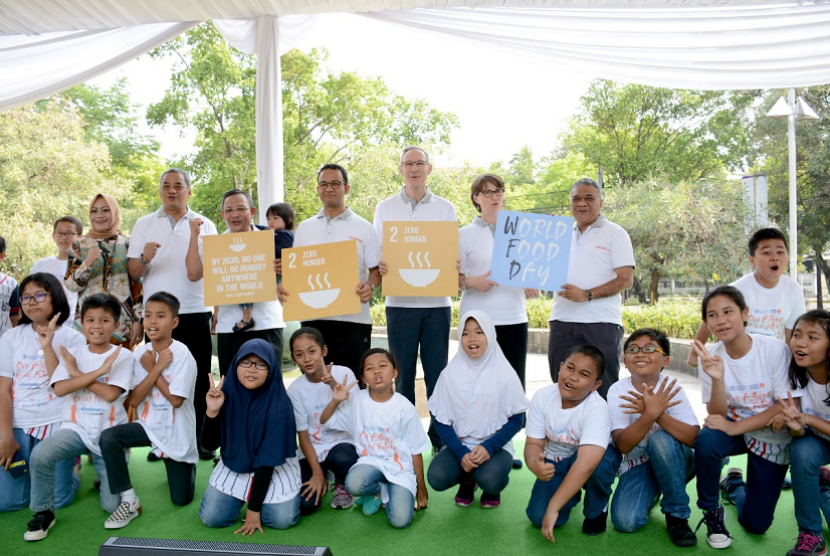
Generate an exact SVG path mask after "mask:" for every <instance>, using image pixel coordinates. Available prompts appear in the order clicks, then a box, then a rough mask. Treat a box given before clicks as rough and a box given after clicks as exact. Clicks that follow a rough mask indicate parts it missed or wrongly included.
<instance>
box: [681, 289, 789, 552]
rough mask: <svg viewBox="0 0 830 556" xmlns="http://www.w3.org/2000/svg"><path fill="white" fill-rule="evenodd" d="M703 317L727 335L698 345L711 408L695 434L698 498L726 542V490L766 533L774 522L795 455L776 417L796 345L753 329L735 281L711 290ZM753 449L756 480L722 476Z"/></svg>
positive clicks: (710, 534) (719, 542)
mask: <svg viewBox="0 0 830 556" xmlns="http://www.w3.org/2000/svg"><path fill="white" fill-rule="evenodd" d="M702 317H703V320H704V322H705V323H706V325H707V326H708V327H709V330H711V331H712V333H713V334H714V335H715V337H716V338H717V339H718V340H719V342H718V343H717V344H715V345H714V346H712V348H711V349H706V347H705V346H704V345H703V343H702V342H699V341H695V342H694V343H693V344H692V346H693V348H694V350H695V351H696V352H697V356H698V357H699V358H700V363H701V368H702V370H703V372H702V373H701V374H700V381H701V386H702V388H701V393H702V395H703V402H704V403H705V404H706V409H707V411H708V412H709V416H708V417H706V419H705V421H704V423H703V427H704V428H703V429H701V431H700V432H699V433H698V435H697V438H696V439H695V471H696V473H697V497H698V500H697V505H698V507H699V508H700V509H701V510H703V522H705V523H706V528H707V534H706V540H707V541H708V543H709V546H711V547H712V548H726V547H728V546H729V545H730V544H731V543H732V537H731V536H730V535H729V531H728V530H727V529H726V517H725V515H724V509H723V506H722V505H721V504H720V501H719V500H718V490H719V489H720V493H721V496H722V498H723V499H724V500H725V501H728V502H729V503H732V504H734V505H735V507H736V508H737V510H738V522H739V523H740V524H741V525H742V526H743V527H744V529H746V530H747V531H749V532H750V533H753V534H755V535H760V534H762V533H764V532H765V531H766V530H767V529H769V528H770V526H771V525H772V520H773V518H774V517H775V506H776V504H777V503H778V497H779V496H780V495H781V488H782V485H783V483H784V477H785V476H786V475H787V464H788V463H789V460H790V436H789V435H788V434H787V432H786V431H784V430H779V431H774V430H773V429H772V428H771V427H770V426H769V423H770V421H771V420H772V419H773V418H774V417H776V416H777V415H779V414H780V413H781V409H780V407H779V406H777V405H776V404H775V398H776V396H777V397H783V396H785V395H787V369H788V368H789V365H790V358H791V354H790V350H789V349H788V348H787V345H786V344H785V343H784V342H782V341H780V340H777V339H775V338H770V337H767V336H760V335H757V334H747V332H746V322H747V319H748V318H749V309H748V308H747V306H746V302H745V301H744V297H743V295H742V294H741V292H740V291H738V289H737V288H735V287H734V286H719V287H717V288H715V289H713V290H711V291H710V292H709V293H708V294H706V297H704V298H703V305H702ZM739 454H747V467H748V469H749V471H748V473H747V477H748V480H747V481H744V480H743V472H742V471H741V470H740V469H738V468H732V469H729V471H728V472H727V474H726V476H725V477H724V478H723V479H722V480H720V473H721V469H722V467H723V464H724V460H725V459H726V458H727V457H729V456H735V455H739Z"/></svg>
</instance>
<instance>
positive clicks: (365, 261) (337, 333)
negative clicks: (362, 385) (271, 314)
mask: <svg viewBox="0 0 830 556" xmlns="http://www.w3.org/2000/svg"><path fill="white" fill-rule="evenodd" d="M350 189H351V186H350V185H349V174H348V172H346V169H345V168H343V167H342V166H339V165H337V164H326V165H324V166H323V167H322V168H320V170H319V171H318V172H317V194H318V195H319V196H320V200H321V201H322V202H323V208H321V209H320V211H319V212H318V213H317V214H316V215H314V216H312V217H311V218H308V219H307V220H304V221H303V222H301V223H300V225H299V226H298V227H297V232H296V235H295V236H294V247H304V246H306V245H316V244H320V243H333V242H336V241H349V240H351V241H355V242H356V243H357V271H358V284H357V289H356V290H355V295H357V296H358V297H359V298H360V303H361V305H360V312H359V313H355V314H353V315H342V316H338V317H328V318H323V319H317V320H310V321H303V323H302V324H303V326H313V327H314V328H317V329H318V330H320V332H322V333H323V338H324V339H325V340H326V348H327V349H328V354H327V355H326V363H334V364H336V365H343V366H344V367H348V368H349V369H351V370H352V372H353V373H354V374H355V375H356V376H360V375H361V374H362V373H360V372H359V371H358V367H359V366H360V358H361V356H362V355H363V353H364V352H365V351H366V350H367V349H369V348H370V347H371V341H372V315H371V314H370V313H369V301H370V300H371V299H372V292H373V291H375V289H376V288H377V287H378V286H379V285H380V272H379V271H378V263H380V239H379V238H378V235H377V233H376V232H375V229H374V228H373V227H372V225H371V224H370V223H369V222H368V221H367V220H365V219H364V218H361V217H360V216H358V215H357V214H355V213H354V212H352V211H351V209H350V208H349V207H347V206H346V195H348V193H349V190H350Z"/></svg>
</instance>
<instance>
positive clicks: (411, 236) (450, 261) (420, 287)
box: [383, 221, 458, 297]
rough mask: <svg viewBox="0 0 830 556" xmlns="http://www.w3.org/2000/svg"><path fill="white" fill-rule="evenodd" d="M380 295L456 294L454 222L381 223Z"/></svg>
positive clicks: (456, 259)
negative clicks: (383, 270) (382, 271)
mask: <svg viewBox="0 0 830 556" xmlns="http://www.w3.org/2000/svg"><path fill="white" fill-rule="evenodd" d="M383 260H384V261H385V262H386V274H384V276H383V294H384V295H399V296H410V297H412V296H418V297H420V296H436V297H444V296H456V295H458V270H457V269H458V267H457V264H456V263H457V261H458V222H411V221H406V222H384V223H383Z"/></svg>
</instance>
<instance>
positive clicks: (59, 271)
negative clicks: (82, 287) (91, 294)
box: [29, 216, 84, 323]
mask: <svg viewBox="0 0 830 556" xmlns="http://www.w3.org/2000/svg"><path fill="white" fill-rule="evenodd" d="M83 233H84V226H83V224H81V221H80V220H78V219H77V218H75V217H74V216H62V217H60V218H58V219H57V220H55V223H54V224H53V225H52V241H54V242H55V246H56V247H57V248H58V254H57V255H52V256H51V257H44V258H42V259H39V260H38V261H37V262H35V264H33V265H32V270H30V271H29V274H34V273H35V272H46V273H47V274H51V275H52V276H54V277H55V278H57V279H58V280H59V281H60V282H61V284H63V279H64V278H65V277H66V267H67V264H66V263H67V261H68V260H69V251H70V249H72V243H74V242H75V240H76V239H78V236H80V235H81V234H83ZM63 291H64V293H66V299H67V301H69V319H68V320H69V322H70V323H72V322H74V321H75V307H76V305H77V304H78V293H77V292H73V291H70V290H69V288H67V287H66V286H65V285H64V286H63Z"/></svg>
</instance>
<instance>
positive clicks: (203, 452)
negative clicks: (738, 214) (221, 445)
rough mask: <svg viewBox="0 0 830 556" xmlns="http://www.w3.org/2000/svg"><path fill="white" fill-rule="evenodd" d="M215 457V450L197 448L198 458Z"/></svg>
mask: <svg viewBox="0 0 830 556" xmlns="http://www.w3.org/2000/svg"><path fill="white" fill-rule="evenodd" d="M215 457H216V450H205V449H204V448H199V459H204V460H208V459H213V458H215Z"/></svg>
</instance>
